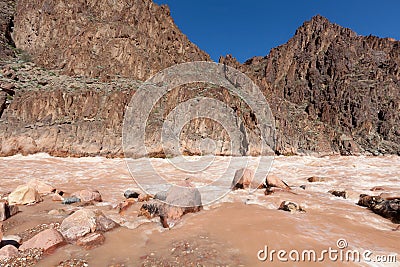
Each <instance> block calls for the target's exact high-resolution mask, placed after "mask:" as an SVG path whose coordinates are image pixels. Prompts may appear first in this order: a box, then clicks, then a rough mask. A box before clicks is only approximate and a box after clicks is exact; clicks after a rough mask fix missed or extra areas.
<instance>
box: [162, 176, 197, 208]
mask: <svg viewBox="0 0 400 267" xmlns="http://www.w3.org/2000/svg"><path fill="white" fill-rule="evenodd" d="M165 202H166V203H167V204H169V205H171V206H178V207H182V208H184V210H185V211H186V212H185V213H187V212H190V211H194V212H195V211H199V210H200V209H201V207H202V203H201V194H200V191H199V189H197V188H196V187H195V186H193V184H191V183H190V182H189V181H188V180H186V181H184V182H183V183H182V184H180V185H176V186H172V187H171V188H169V189H168V190H167V193H166V198H165Z"/></svg>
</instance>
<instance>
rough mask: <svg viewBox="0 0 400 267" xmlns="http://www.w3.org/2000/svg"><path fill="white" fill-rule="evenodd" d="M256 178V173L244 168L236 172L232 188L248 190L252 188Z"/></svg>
mask: <svg viewBox="0 0 400 267" xmlns="http://www.w3.org/2000/svg"><path fill="white" fill-rule="evenodd" d="M253 178H254V171H253V170H251V169H248V168H242V169H239V170H237V171H236V172H235V176H234V177H233V181H232V185H231V188H232V190H236V189H247V188H249V187H250V185H251V182H252V181H253Z"/></svg>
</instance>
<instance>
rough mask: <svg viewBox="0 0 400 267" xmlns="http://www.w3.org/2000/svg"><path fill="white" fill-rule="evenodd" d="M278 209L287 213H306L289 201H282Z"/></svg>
mask: <svg viewBox="0 0 400 267" xmlns="http://www.w3.org/2000/svg"><path fill="white" fill-rule="evenodd" d="M278 209H279V210H284V211H289V212H290V213H296V212H306V211H305V210H304V209H303V208H302V207H301V206H300V205H298V204H297V203H294V202H290V201H283V202H282V203H281V205H280V206H279V208H278Z"/></svg>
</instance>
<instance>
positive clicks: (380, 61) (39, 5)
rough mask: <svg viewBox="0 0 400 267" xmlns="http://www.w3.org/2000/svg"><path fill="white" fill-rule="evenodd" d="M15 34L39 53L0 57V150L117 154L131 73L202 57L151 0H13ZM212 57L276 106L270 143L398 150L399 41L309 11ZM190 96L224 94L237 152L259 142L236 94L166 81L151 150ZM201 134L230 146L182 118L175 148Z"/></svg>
mask: <svg viewBox="0 0 400 267" xmlns="http://www.w3.org/2000/svg"><path fill="white" fill-rule="evenodd" d="M75 2H76V4H75ZM129 3H132V5H128V4H129ZM9 25H10V24H9ZM7 29H10V27H8V28H7ZM4 36H5V35H4ZM13 36H14V40H15V44H16V46H17V50H16V51H18V49H22V50H25V53H26V52H28V53H30V54H31V55H32V57H31V58H32V60H33V61H34V62H35V63H36V64H37V65H36V64H35V63H30V62H24V61H23V60H22V61H21V60H20V59H21V58H20V59H19V60H18V59H16V60H14V61H12V62H8V63H3V64H2V66H1V73H0V74H1V75H0V87H1V91H0V155H13V154H16V153H22V154H29V153H35V152H47V153H50V154H52V155H59V156H66V155H73V156H95V155H102V156H110V157H114V156H122V148H121V135H122V121H123V117H124V112H125V107H126V105H127V103H128V102H129V101H130V99H131V97H132V95H133V94H134V93H135V90H136V89H137V88H138V86H139V85H140V81H137V79H144V78H147V77H148V76H149V75H151V74H152V73H154V72H155V71H158V70H160V69H162V68H164V67H167V66H169V65H172V64H174V63H177V62H183V61H191V60H208V56H207V55H206V54H205V53H204V52H202V51H201V50H199V49H198V48H197V47H196V46H195V45H193V44H191V43H190V42H189V41H188V40H187V38H186V37H185V36H184V35H183V34H181V33H180V31H179V30H178V29H177V28H176V26H175V25H174V24H173V21H172V19H171V18H170V17H169V12H168V9H167V7H160V6H157V5H155V4H153V3H152V2H151V1H149V0H135V1H132V2H127V1H114V4H113V5H112V6H110V4H109V1H105V0H104V1H100V0H99V1H94V0H91V1H80V0H76V1H74V4H71V3H69V2H67V1H61V0H59V1H38V0H34V1H25V0H21V1H18V3H17V13H16V15H15V27H14V32H13ZM7 40H8V39H7ZM10 51H13V50H12V49H11V50H10ZM26 59H29V57H28V58H25V60H26ZM220 61H221V63H224V64H227V65H231V66H233V67H236V68H238V69H239V70H241V71H243V72H245V73H246V74H247V75H248V76H249V77H251V78H252V79H253V80H254V81H255V82H256V83H257V84H258V85H259V86H260V88H261V89H262V90H263V92H264V94H265V96H266V98H267V100H268V102H269V103H270V106H271V109H272V112H273V114H274V116H275V121H276V128H277V145H276V148H275V151H276V153H278V154H286V155H290V154H308V153H318V154H332V153H341V154H346V155H348V154H357V153H368V154H375V155H378V154H381V153H382V154H387V153H393V154H400V130H399V122H400V118H399V114H400V112H399V111H400V71H399V65H400V48H399V42H398V41H395V40H392V39H380V38H377V37H372V36H369V37H362V36H358V35H357V34H355V33H354V32H353V31H351V30H350V29H346V28H343V27H340V26H338V25H335V24H332V23H330V22H329V21H328V20H327V19H325V18H323V17H320V16H316V17H314V18H313V19H312V20H311V21H309V22H306V23H304V25H302V26H301V27H300V28H299V29H298V30H297V31H296V34H295V35H294V37H293V38H291V39H290V40H289V41H288V43H286V44H284V45H282V46H280V47H278V48H275V49H272V50H271V52H270V54H269V55H267V56H266V57H256V58H252V59H250V60H249V61H247V62H245V63H244V64H240V63H238V62H237V61H236V60H235V59H234V58H232V57H230V56H227V57H224V58H221V60H220ZM42 67H45V68H46V69H47V70H46V69H43V68H42ZM51 68H54V69H56V70H52V71H50V70H48V69H51ZM67 74H69V75H67ZM71 74H73V75H72V76H70V75H71ZM74 75H75V76H74ZM122 76H127V77H125V78H123V77H122ZM196 96H202V97H211V98H215V99H218V100H220V101H222V102H224V103H226V105H227V106H228V107H230V108H231V109H232V114H233V116H234V118H235V120H236V121H239V120H240V121H242V122H243V125H238V126H239V127H240V128H241V131H242V130H243V129H246V132H247V133H248V134H247V135H246V136H245V135H243V136H241V138H243V142H242V144H241V147H240V149H239V150H240V151H241V152H240V153H246V151H248V148H249V147H250V146H252V145H254V143H256V142H257V136H258V135H257V125H256V124H257V120H256V119H255V118H254V117H253V116H252V114H251V112H250V111H249V109H248V107H247V106H246V104H245V103H243V101H241V100H240V99H238V98H237V97H235V96H232V95H230V94H229V92H228V91H227V90H226V89H223V88H219V87H216V86H210V85H204V84H196V85H192V86H186V87H182V88H176V89H174V90H172V91H171V92H169V93H168V94H167V95H166V96H165V97H164V98H163V99H162V100H161V101H159V102H158V103H157V104H156V106H155V107H154V108H153V110H152V114H151V115H150V117H149V125H148V127H147V129H146V130H147V133H148V135H147V136H146V143H147V145H148V146H149V151H148V155H150V156H169V155H168V154H166V153H165V151H164V150H163V148H162V146H161V144H160V135H161V133H160V127H161V125H162V122H163V119H165V117H166V116H167V115H168V113H169V112H170V111H171V110H172V109H173V108H174V107H176V106H177V105H179V103H183V102H184V101H187V100H189V99H191V98H193V97H196ZM207 137H208V138H211V139H213V140H215V144H216V146H217V154H220V155H229V154H230V149H231V148H230V139H229V136H228V134H227V132H226V131H225V130H224V129H223V128H222V127H221V125H218V123H215V122H214V121H212V120H209V119H197V120H193V121H192V122H191V123H190V124H188V125H187V126H186V127H185V128H184V130H183V131H182V134H181V136H180V138H181V143H180V145H181V147H182V151H183V152H184V153H185V154H188V155H191V154H201V153H202V152H203V151H202V150H201V146H202V142H203V141H204V140H205V139H206V138H207Z"/></svg>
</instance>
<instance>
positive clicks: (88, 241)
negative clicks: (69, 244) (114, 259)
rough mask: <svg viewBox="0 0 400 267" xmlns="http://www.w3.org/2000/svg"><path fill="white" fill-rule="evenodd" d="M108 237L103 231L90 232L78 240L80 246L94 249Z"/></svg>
mask: <svg viewBox="0 0 400 267" xmlns="http://www.w3.org/2000/svg"><path fill="white" fill-rule="evenodd" d="M105 240H106V238H105V237H104V235H103V234H102V233H90V234H87V235H86V236H84V237H81V238H79V239H78V240H77V241H76V244H77V245H78V246H81V247H84V248H85V249H92V248H95V247H98V246H100V245H102V244H103V243H104V241H105Z"/></svg>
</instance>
